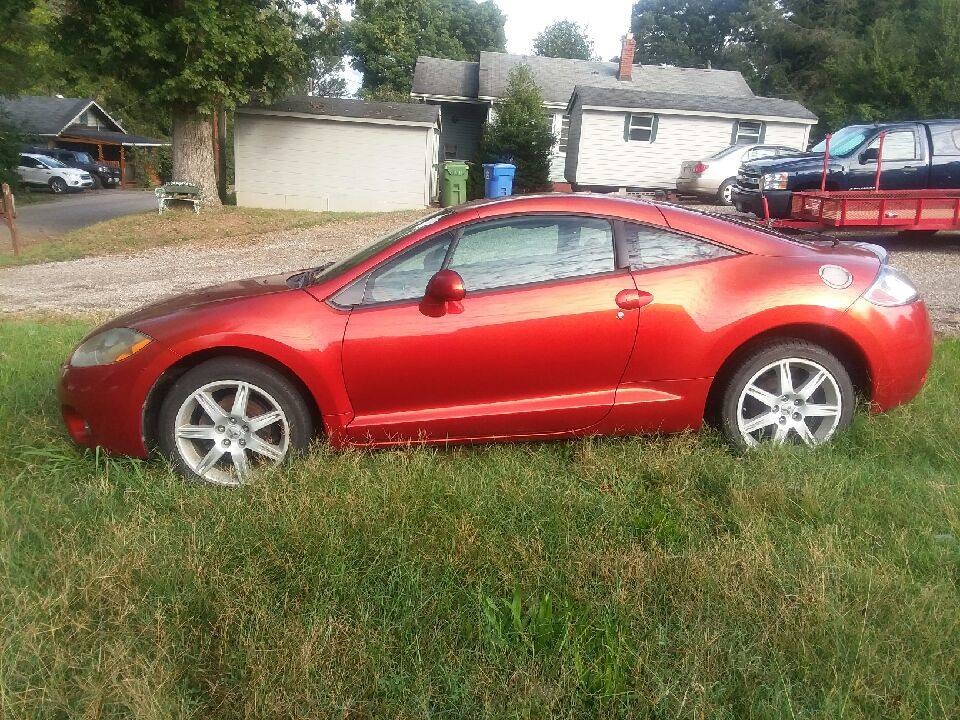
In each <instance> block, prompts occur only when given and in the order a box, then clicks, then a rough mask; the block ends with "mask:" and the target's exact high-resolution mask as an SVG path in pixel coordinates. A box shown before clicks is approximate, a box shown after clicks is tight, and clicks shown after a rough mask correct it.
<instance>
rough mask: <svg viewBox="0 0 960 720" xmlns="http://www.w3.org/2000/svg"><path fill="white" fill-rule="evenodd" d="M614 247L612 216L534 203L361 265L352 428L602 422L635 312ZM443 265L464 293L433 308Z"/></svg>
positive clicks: (538, 430)
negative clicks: (529, 209)
mask: <svg viewBox="0 0 960 720" xmlns="http://www.w3.org/2000/svg"><path fill="white" fill-rule="evenodd" d="M615 257H616V253H615V247H614V232H613V224H612V223H611V222H610V221H608V220H607V219H605V218H598V217H589V216H578V215H562V214H561V215H554V214H551V215H543V216H531V215H527V216H516V217H506V218H499V219H488V220H481V221H478V222H476V223H473V224H471V225H468V226H466V227H465V228H462V229H461V230H459V231H457V232H455V233H449V234H445V235H442V236H440V237H437V238H433V239H431V240H429V241H426V242H424V243H421V244H418V245H417V246H416V247H415V248H413V249H411V250H410V251H408V252H407V253H405V254H404V256H402V257H401V258H399V259H397V260H396V261H394V262H392V263H388V264H387V265H386V266H382V267H381V268H378V269H377V270H375V271H374V272H373V273H372V274H370V275H369V277H367V278H364V279H361V281H360V283H361V284H364V289H363V294H362V296H363V300H362V301H361V302H360V303H359V304H357V305H356V306H355V307H354V308H353V309H352V311H351V314H350V318H349V321H348V323H347V327H346V332H345V335H344V342H343V374H344V381H345V383H346V389H347V393H348V395H349V397H350V402H351V404H352V406H353V411H354V414H355V418H354V420H353V421H352V422H351V423H350V425H349V426H348V428H347V433H348V436H350V437H351V438H352V439H353V440H354V441H359V442H364V441H369V440H372V441H380V442H383V441H391V440H395V441H403V440H409V439H418V438H421V439H443V438H450V439H469V438H489V437H497V436H524V435H539V434H552V433H563V432H570V431H575V430H579V429H583V428H587V427H589V426H591V425H594V424H596V423H597V422H599V421H600V420H601V419H602V418H603V417H604V416H605V415H606V414H607V413H608V412H609V411H610V408H611V407H612V405H613V400H614V395H615V392H616V388H617V385H618V383H619V382H620V378H621V375H622V373H623V370H624V368H625V367H626V364H627V361H628V360H629V358H630V354H631V352H632V350H633V345H634V341H635V338H636V330H637V319H638V316H639V313H640V303H639V302H637V295H636V287H635V285H634V283H633V280H632V278H631V275H630V272H629V270H628V269H627V268H626V267H618V263H617V262H616V261H615ZM441 267H444V268H448V269H451V270H453V271H455V272H457V273H459V274H460V276H461V277H462V278H463V283H464V287H465V289H466V296H465V297H464V299H463V300H462V301H461V302H456V303H447V304H446V306H444V307H443V308H442V310H441V311H438V310H437V308H436V307H431V306H430V305H429V304H428V303H426V302H421V300H422V298H423V295H424V289H425V287H426V284H427V282H428V281H429V278H430V277H431V276H432V275H433V273H434V272H436V271H437V270H439V269H440V268H441ZM344 292H345V293H346V294H349V293H351V292H353V293H355V294H356V292H357V289H356V288H347V289H346V290H345V291H344ZM357 297H359V296H357ZM618 299H619V300H620V305H623V307H620V306H619V305H618Z"/></svg>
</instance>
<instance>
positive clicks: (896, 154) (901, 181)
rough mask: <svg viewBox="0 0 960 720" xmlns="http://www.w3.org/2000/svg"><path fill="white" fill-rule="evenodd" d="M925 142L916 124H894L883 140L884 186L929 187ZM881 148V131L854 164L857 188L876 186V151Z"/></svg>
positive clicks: (882, 179) (903, 188)
mask: <svg viewBox="0 0 960 720" xmlns="http://www.w3.org/2000/svg"><path fill="white" fill-rule="evenodd" d="M925 147H926V145H925V143H922V142H921V139H920V137H919V135H918V133H917V129H916V127H915V126H912V127H910V126H904V127H897V128H892V129H890V130H888V131H887V132H886V135H885V136H884V140H883V155H882V157H881V162H882V164H883V167H882V168H881V171H880V187H881V188H882V189H884V190H914V189H922V188H925V187H927V179H928V178H927V175H928V163H927V158H926V153H925ZM879 148H880V136H879V135H877V137H875V138H874V139H873V140H871V141H870V143H869V144H868V145H867V146H866V147H865V148H864V149H863V150H861V151H860V152H859V154H858V157H857V159H858V161H859V162H858V164H856V165H855V166H853V167H852V168H851V171H850V172H851V174H852V175H854V178H853V179H854V182H852V183H851V184H850V187H853V188H868V187H873V186H874V184H875V181H876V172H877V160H876V154H877V152H878V151H879Z"/></svg>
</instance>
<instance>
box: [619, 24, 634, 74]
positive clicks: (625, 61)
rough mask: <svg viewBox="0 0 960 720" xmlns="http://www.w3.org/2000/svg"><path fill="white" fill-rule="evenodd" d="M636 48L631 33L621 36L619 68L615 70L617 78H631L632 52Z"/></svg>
mask: <svg viewBox="0 0 960 720" xmlns="http://www.w3.org/2000/svg"><path fill="white" fill-rule="evenodd" d="M636 50H637V41H636V40H634V39H633V33H631V32H628V33H627V34H626V35H624V36H623V45H622V46H621V47H620V69H619V70H617V80H627V81H629V80H633V54H634V53H635V52H636Z"/></svg>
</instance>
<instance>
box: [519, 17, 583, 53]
mask: <svg viewBox="0 0 960 720" xmlns="http://www.w3.org/2000/svg"><path fill="white" fill-rule="evenodd" d="M533 52H534V53H535V54H537V55H542V56H544V57H554V58H570V59H573V60H592V59H593V58H594V53H593V40H591V39H590V36H589V35H587V30H586V28H583V27H580V25H578V24H577V23H575V22H573V21H572V20H558V21H557V22H555V23H551V24H550V25H547V27H545V28H544V29H543V32H541V33H540V34H539V35H537V37H536V38H534V40H533Z"/></svg>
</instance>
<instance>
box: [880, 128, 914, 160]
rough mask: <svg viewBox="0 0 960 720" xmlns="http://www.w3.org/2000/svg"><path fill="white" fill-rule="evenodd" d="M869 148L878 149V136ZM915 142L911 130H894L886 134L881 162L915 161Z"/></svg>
mask: <svg viewBox="0 0 960 720" xmlns="http://www.w3.org/2000/svg"><path fill="white" fill-rule="evenodd" d="M869 147H872V148H879V147H880V136H879V135H878V136H877V137H875V138H874V139H873V142H871V143H870V145H869ZM916 159H917V140H916V137H915V136H914V134H913V131H912V130H895V131H893V132H888V133H887V134H886V136H885V137H884V139H883V160H884V162H885V161H887V160H916Z"/></svg>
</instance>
